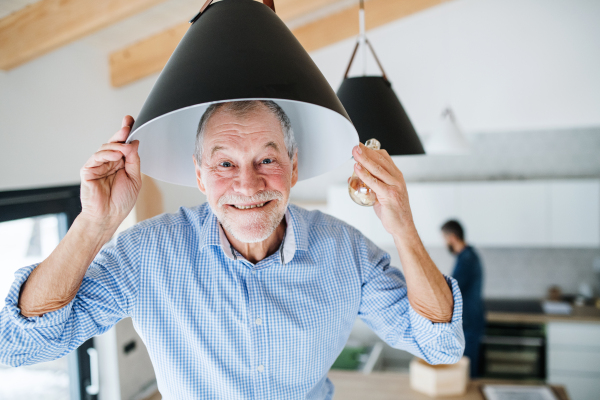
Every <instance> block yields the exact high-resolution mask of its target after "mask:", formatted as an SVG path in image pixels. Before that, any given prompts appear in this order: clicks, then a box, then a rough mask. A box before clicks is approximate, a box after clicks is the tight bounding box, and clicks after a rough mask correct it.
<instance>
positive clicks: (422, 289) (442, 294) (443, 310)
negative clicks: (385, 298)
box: [394, 228, 454, 322]
mask: <svg viewBox="0 0 600 400" xmlns="http://www.w3.org/2000/svg"><path fill="white" fill-rule="evenodd" d="M394 242H395V244H396V248H397V250H398V254H399V256H400V261H401V262H402V268H403V271H404V276H405V278H406V285H407V291H408V300H409V302H410V304H411V306H412V308H413V309H414V310H415V311H416V312H417V313H419V314H420V315H422V316H423V317H425V318H427V319H429V320H430V321H432V322H450V321H451V320H452V309H453V306H454V299H453V296H452V291H451V290H450V288H449V286H448V283H447V282H446V279H445V278H444V276H443V275H442V273H441V272H440V271H439V270H438V268H437V267H436V265H435V264H434V262H433V261H432V260H431V257H429V254H428V253H427V250H425V247H424V246H423V243H422V242H421V239H420V238H419V235H418V233H417V231H416V228H411V229H408V230H407V231H406V232H404V233H403V234H398V235H394Z"/></svg>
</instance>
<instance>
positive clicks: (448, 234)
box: [442, 220, 485, 377]
mask: <svg viewBox="0 0 600 400" xmlns="http://www.w3.org/2000/svg"><path fill="white" fill-rule="evenodd" d="M442 234H443V236H444V240H445V241H446V245H447V246H448V250H450V253H452V254H454V255H455V256H456V265H455V266H454V271H453V272H452V277H453V278H454V279H456V281H457V282H458V287H459V288H460V291H461V293H462V297H463V330H464V333H465V342H466V347H465V356H467V357H469V359H470V360H471V377H476V376H477V373H478V370H479V345H480V343H481V337H482V336H483V332H484V330H485V311H484V305H483V299H482V295H481V293H482V287H483V268H482V266H481V261H480V260H479V256H478V255H477V253H476V252H475V249H473V247H471V246H469V245H468V244H467V243H466V242H465V234H464V230H463V227H462V226H461V224H460V223H459V222H458V221H454V220H451V221H448V222H446V223H445V224H444V225H442Z"/></svg>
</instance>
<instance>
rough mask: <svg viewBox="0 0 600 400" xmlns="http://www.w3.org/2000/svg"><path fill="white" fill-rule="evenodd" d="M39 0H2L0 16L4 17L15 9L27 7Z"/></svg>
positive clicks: (0, 2)
mask: <svg viewBox="0 0 600 400" xmlns="http://www.w3.org/2000/svg"><path fill="white" fill-rule="evenodd" d="M38 1H39V0H1V1H0V18H4V17H6V16H7V15H9V14H12V13H14V12H15V11H18V10H20V9H21V8H25V7H26V6H28V5H29V4H33V3H37V2H38Z"/></svg>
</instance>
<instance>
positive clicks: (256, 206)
mask: <svg viewBox="0 0 600 400" xmlns="http://www.w3.org/2000/svg"><path fill="white" fill-rule="evenodd" d="M265 204H266V203H260V204H256V205H253V206H236V205H235V204H234V205H233V206H234V207H235V208H237V209H238V210H247V209H249V208H258V207H262V206H264V205H265Z"/></svg>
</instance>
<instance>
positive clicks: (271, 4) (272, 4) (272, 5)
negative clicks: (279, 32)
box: [190, 0, 275, 24]
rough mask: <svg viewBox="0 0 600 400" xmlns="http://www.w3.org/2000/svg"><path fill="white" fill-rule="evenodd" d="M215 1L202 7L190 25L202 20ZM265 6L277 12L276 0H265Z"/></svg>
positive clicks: (210, 1)
mask: <svg viewBox="0 0 600 400" xmlns="http://www.w3.org/2000/svg"><path fill="white" fill-rule="evenodd" d="M213 1H214V0H206V3H204V5H203V6H202V8H201V9H200V11H199V12H198V14H196V16H195V17H194V18H192V19H191V20H190V24H193V23H194V22H196V21H197V20H198V18H200V16H201V15H202V13H203V12H204V10H206V8H207V7H208V6H210V4H211V3H212V2H213ZM263 4H264V5H265V6H267V7H269V8H270V9H271V10H273V12H275V2H274V0H263Z"/></svg>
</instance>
